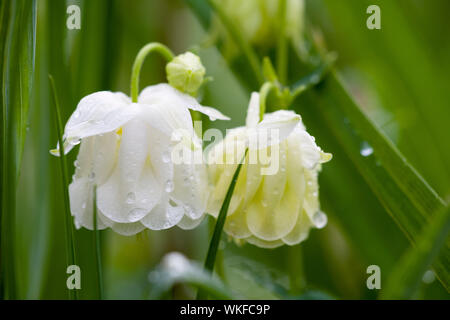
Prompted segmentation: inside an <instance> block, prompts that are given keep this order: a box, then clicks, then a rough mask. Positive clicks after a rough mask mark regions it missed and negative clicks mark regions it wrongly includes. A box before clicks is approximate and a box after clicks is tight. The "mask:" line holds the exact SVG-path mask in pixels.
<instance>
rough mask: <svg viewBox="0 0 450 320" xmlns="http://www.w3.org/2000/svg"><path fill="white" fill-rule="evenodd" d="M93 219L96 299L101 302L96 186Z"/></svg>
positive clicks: (100, 258)
mask: <svg viewBox="0 0 450 320" xmlns="http://www.w3.org/2000/svg"><path fill="white" fill-rule="evenodd" d="M93 206H94V207H93V208H92V210H93V218H94V223H93V225H94V247H95V262H96V263H97V285H98V298H99V300H103V298H104V293H103V270H102V251H101V244H100V231H99V230H98V228H97V186H94V200H93Z"/></svg>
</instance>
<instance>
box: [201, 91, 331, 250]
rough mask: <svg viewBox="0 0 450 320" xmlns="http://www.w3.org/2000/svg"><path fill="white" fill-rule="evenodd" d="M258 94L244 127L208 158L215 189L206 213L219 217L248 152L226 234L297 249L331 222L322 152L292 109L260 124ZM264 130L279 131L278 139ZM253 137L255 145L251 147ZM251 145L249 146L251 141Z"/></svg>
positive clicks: (268, 245) (266, 245) (258, 243)
mask: <svg viewBox="0 0 450 320" xmlns="http://www.w3.org/2000/svg"><path fill="white" fill-rule="evenodd" d="M258 122H259V94H258V93H253V94H252V97H251V100H250V104H249V108H248V113H247V120H246V126H245V127H240V128H236V129H233V130H231V131H230V132H228V133H227V136H226V137H225V139H224V140H223V141H221V142H220V143H218V144H217V145H216V146H215V147H214V148H212V149H211V151H210V153H209V154H208V157H209V159H208V164H209V165H208V171H209V175H210V177H211V180H212V188H213V191H212V192H211V195H210V198H209V201H208V212H210V213H211V214H212V215H214V216H217V215H218V212H219V210H220V206H221V203H222V202H223V199H224V196H225V194H226V192H227V189H228V186H229V185H230V182H231V178H232V175H233V172H234V171H235V169H236V167H237V162H238V161H239V160H240V159H241V158H242V157H243V155H244V152H245V148H246V147H247V146H248V150H249V151H248V154H247V155H246V158H245V162H244V164H243V165H242V168H241V171H240V173H239V178H238V180H237V183H236V187H235V189H234V193H233V196H232V199H231V202H230V206H229V209H228V215H227V219H226V222H225V226H224V231H225V232H226V233H227V234H228V235H230V236H232V237H233V238H235V239H237V240H239V241H247V242H249V243H252V244H254V245H256V246H259V247H264V248H274V247H278V246H281V245H283V244H288V245H294V244H298V243H300V242H301V241H303V240H305V239H306V238H307V236H308V233H309V230H310V229H311V228H312V227H316V228H322V227H324V226H325V225H326V222H327V218H326V215H325V214H324V213H322V212H321V211H320V207H319V199H318V191H319V187H318V182H317V178H318V172H319V171H320V168H321V163H323V162H326V161H329V160H330V159H331V155H330V154H327V153H324V152H323V151H322V150H321V149H320V148H319V147H318V146H317V145H316V143H315V141H314V137H312V136H311V135H309V134H308V132H307V131H306V129H305V127H304V125H303V124H302V122H301V120H300V116H299V115H297V114H295V113H294V112H293V111H287V110H280V111H276V112H273V113H269V114H265V115H264V119H263V120H262V121H261V122H259V123H258ZM262 129H270V130H275V133H277V135H276V139H273V138H272V139H270V137H271V135H270V133H267V135H264V134H263V133H264V131H262ZM252 137H253V138H254V137H256V139H253V140H254V141H256V142H257V143H251V141H252ZM249 141H250V143H249Z"/></svg>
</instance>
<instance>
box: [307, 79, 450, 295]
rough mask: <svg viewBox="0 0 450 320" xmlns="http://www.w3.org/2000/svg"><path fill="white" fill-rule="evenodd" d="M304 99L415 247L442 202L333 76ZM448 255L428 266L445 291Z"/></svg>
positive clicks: (449, 279)
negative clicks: (313, 108) (318, 115)
mask: <svg viewBox="0 0 450 320" xmlns="http://www.w3.org/2000/svg"><path fill="white" fill-rule="evenodd" d="M305 95H306V97H305V99H306V101H305V103H308V102H309V105H310V106H314V107H315V108H317V112H318V113H319V114H320V116H321V120H322V121H323V122H322V130H326V131H328V132H329V134H331V135H333V136H334V137H335V138H336V139H337V141H338V143H339V147H340V148H342V149H343V150H344V151H345V152H346V154H347V155H348V156H349V158H350V161H352V163H353V164H354V165H355V167H356V168H357V169H358V170H359V172H360V173H361V175H362V176H363V178H364V179H365V180H366V182H367V184H368V185H369V186H370V188H371V189H372V191H373V192H374V194H375V195H376V196H377V198H378V199H379V201H380V202H381V203H382V205H383V206H384V208H385V209H386V211H387V212H388V213H389V214H390V216H391V217H392V219H393V220H394V221H395V222H396V223H397V224H398V226H399V227H400V229H401V230H402V231H403V232H404V233H405V235H406V236H407V237H408V239H409V240H410V241H411V242H413V243H414V242H416V238H417V237H418V236H419V234H420V232H421V230H422V229H423V228H424V226H426V225H427V224H428V223H429V221H430V218H431V217H432V216H433V215H435V214H436V213H437V212H439V211H440V210H443V209H444V208H445V207H446V205H445V203H444V201H443V200H442V199H441V198H440V197H439V196H438V195H437V194H436V192H435V191H434V190H433V189H432V188H431V187H430V186H429V185H428V183H427V182H426V181H425V180H424V179H423V178H422V177H421V176H420V175H419V174H418V173H417V171H416V170H415V169H414V168H412V166H411V165H410V164H409V163H408V161H407V160H406V159H405V158H404V157H403V155H402V154H401V153H400V152H399V151H398V149H397V148H396V147H395V146H394V145H393V144H392V142H391V141H390V140H389V139H388V138H387V137H386V136H385V135H384V134H383V133H382V132H381V131H380V130H379V129H378V128H377V127H376V125H375V124H374V123H373V122H372V121H371V120H370V119H369V118H368V117H367V116H366V115H365V114H364V113H363V112H362V111H361V109H360V107H359V106H358V105H357V104H356V103H355V102H354V101H353V100H352V99H351V98H350V96H349V95H348V94H347V92H346V90H345V89H344V88H343V86H342V84H341V83H340V81H339V80H338V78H337V77H336V75H334V74H331V75H329V76H328V77H327V78H326V79H325V81H324V82H323V83H322V84H321V85H320V86H318V87H316V88H315V89H314V90H311V91H309V92H308V93H306V94H305ZM449 254H450V252H449V251H448V248H447V249H445V250H444V251H443V253H442V255H441V256H440V257H439V258H438V259H437V260H436V262H435V264H434V268H435V270H436V273H437V275H438V277H439V279H440V280H441V282H442V283H443V284H444V286H445V287H446V288H447V289H448V288H449V287H448V286H449V282H450V278H449V274H448V270H447V267H448V266H447V265H446V264H445V261H446V259H447V257H448V255H449Z"/></svg>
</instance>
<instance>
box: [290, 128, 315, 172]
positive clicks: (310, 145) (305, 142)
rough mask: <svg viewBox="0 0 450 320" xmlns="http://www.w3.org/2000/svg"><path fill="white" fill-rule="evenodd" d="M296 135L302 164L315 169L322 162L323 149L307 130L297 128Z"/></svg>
mask: <svg viewBox="0 0 450 320" xmlns="http://www.w3.org/2000/svg"><path fill="white" fill-rule="evenodd" d="M294 135H295V136H296V139H297V141H298V143H299V145H300V150H301V160H302V162H301V163H302V165H303V166H304V167H305V168H307V169H313V168H314V167H315V166H317V165H318V164H319V163H320V162H322V150H321V149H320V148H319V147H318V146H317V144H316V142H315V139H314V137H313V136H311V135H310V134H309V133H308V132H306V130H296V131H295V132H294Z"/></svg>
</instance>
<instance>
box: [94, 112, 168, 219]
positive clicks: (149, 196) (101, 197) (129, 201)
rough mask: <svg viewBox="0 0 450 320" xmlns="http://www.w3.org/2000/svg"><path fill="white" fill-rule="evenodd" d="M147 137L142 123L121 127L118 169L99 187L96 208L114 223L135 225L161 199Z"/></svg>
mask: <svg viewBox="0 0 450 320" xmlns="http://www.w3.org/2000/svg"><path fill="white" fill-rule="evenodd" d="M150 134H151V132H150V129H149V128H148V127H147V125H146V123H145V122H144V121H143V120H141V119H134V120H132V121H130V122H128V123H127V124H126V125H125V126H124V127H123V129H122V140H121V143H120V149H119V154H118V162H117V165H116V167H115V169H114V172H113V173H112V175H111V176H110V177H109V179H108V180H107V181H106V182H105V183H104V184H103V185H101V186H99V187H98V207H99V209H100V210H101V211H102V212H103V214H104V215H105V216H106V217H108V218H109V219H111V220H113V221H114V222H119V223H129V222H137V221H138V220H140V219H142V218H143V217H144V216H146V215H147V214H148V213H150V211H151V210H152V209H153V208H154V207H155V206H156V204H157V203H158V202H159V200H160V198H161V195H162V185H161V183H160V182H159V181H158V179H157V175H156V174H155V172H154V170H155V168H154V166H153V164H152V161H151V154H150V152H151V145H150V141H151V139H150Z"/></svg>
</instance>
